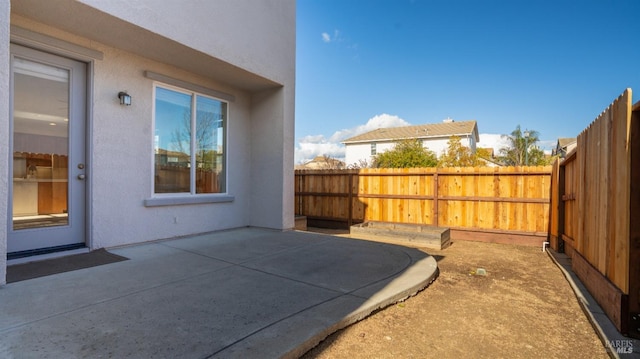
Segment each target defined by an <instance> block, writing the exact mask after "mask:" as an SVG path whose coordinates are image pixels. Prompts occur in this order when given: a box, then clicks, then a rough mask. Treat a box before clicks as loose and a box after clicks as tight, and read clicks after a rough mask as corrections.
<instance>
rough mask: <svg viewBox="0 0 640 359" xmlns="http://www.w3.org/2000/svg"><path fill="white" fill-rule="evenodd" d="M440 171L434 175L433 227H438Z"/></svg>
mask: <svg viewBox="0 0 640 359" xmlns="http://www.w3.org/2000/svg"><path fill="white" fill-rule="evenodd" d="M438 171H439V170H436V172H435V173H434V174H433V225H434V226H435V227H438Z"/></svg>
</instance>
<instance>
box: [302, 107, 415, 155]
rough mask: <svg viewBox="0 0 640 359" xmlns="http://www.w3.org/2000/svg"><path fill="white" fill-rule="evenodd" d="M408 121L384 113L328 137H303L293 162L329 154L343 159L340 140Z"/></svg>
mask: <svg viewBox="0 0 640 359" xmlns="http://www.w3.org/2000/svg"><path fill="white" fill-rule="evenodd" d="M409 125H410V123H409V122H407V121H405V120H403V119H401V118H400V117H398V116H395V115H389V114H386V113H383V114H380V115H377V116H374V117H372V118H370V119H369V120H368V121H367V123H366V124H364V125H359V126H356V127H353V128H347V129H342V130H338V131H336V132H334V133H333V135H331V137H329V138H328V139H327V138H325V137H324V136H323V135H311V136H305V137H303V138H302V139H301V140H300V141H299V142H298V145H297V146H296V148H295V155H294V159H295V163H296V164H300V163H304V162H308V161H311V160H312V159H313V158H314V157H316V156H325V155H326V156H329V157H332V158H335V159H338V160H341V161H344V151H345V150H344V145H343V144H342V143H341V141H343V140H345V139H347V138H349V137H353V136H357V135H360V134H363V133H365V132H369V131H373V130H376V129H378V128H388V127H400V126H409Z"/></svg>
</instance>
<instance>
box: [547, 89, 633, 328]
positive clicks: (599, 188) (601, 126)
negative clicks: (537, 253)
mask: <svg viewBox="0 0 640 359" xmlns="http://www.w3.org/2000/svg"><path fill="white" fill-rule="evenodd" d="M639 185H640V103H638V104H636V105H635V107H634V106H632V102H631V89H627V90H626V91H625V92H624V93H623V94H622V95H621V96H620V97H619V98H617V99H616V100H615V101H614V102H613V103H612V104H611V106H609V108H607V109H606V110H605V111H604V112H603V113H602V114H600V116H599V117H598V118H597V119H596V120H595V121H594V122H593V123H591V124H590V125H589V127H587V128H586V129H585V130H584V131H583V132H582V133H581V134H580V135H579V136H578V140H577V147H576V149H575V151H573V152H572V153H570V154H568V156H567V158H565V159H564V161H562V162H560V163H556V164H555V165H554V168H553V185H552V206H551V228H550V242H551V243H550V245H551V247H552V248H553V249H555V250H557V251H559V252H563V251H564V252H566V253H567V255H569V256H570V257H571V259H572V268H573V270H574V272H575V273H576V275H577V276H578V277H579V278H580V279H581V280H582V282H584V284H585V286H586V287H587V289H588V290H589V291H590V292H591V294H592V295H593V296H594V298H595V299H596V301H597V302H598V303H599V304H600V306H602V308H603V310H604V311H605V313H607V315H608V316H609V318H610V319H611V320H612V322H613V323H614V324H615V325H616V327H617V328H618V330H619V331H621V332H623V333H628V334H629V335H631V336H634V337H636V338H640V301H639V300H640V280H639V279H640V193H639V192H640V187H639Z"/></svg>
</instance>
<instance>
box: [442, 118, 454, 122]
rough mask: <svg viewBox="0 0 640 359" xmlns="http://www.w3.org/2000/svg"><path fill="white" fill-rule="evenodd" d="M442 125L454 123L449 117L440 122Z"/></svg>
mask: <svg viewBox="0 0 640 359" xmlns="http://www.w3.org/2000/svg"><path fill="white" fill-rule="evenodd" d="M442 122H443V123H451V122H455V121H454V120H453V119H452V118H451V117H447V118H445V119H444V120H442Z"/></svg>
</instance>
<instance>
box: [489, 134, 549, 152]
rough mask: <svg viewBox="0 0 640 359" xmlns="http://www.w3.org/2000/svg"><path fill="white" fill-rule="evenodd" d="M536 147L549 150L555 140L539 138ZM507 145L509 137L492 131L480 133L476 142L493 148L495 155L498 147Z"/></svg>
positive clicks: (498, 149)
mask: <svg viewBox="0 0 640 359" xmlns="http://www.w3.org/2000/svg"><path fill="white" fill-rule="evenodd" d="M537 145H538V147H539V148H540V149H542V150H544V151H549V152H550V151H551V149H552V148H554V147H555V146H556V142H555V141H547V140H540V141H538V143H537ZM507 146H509V139H508V138H507V137H506V136H505V135H497V134H492V133H481V134H480V141H479V142H478V143H477V144H476V147H483V148H493V152H494V153H495V154H496V156H497V155H499V154H500V149H501V148H503V147H507Z"/></svg>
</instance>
